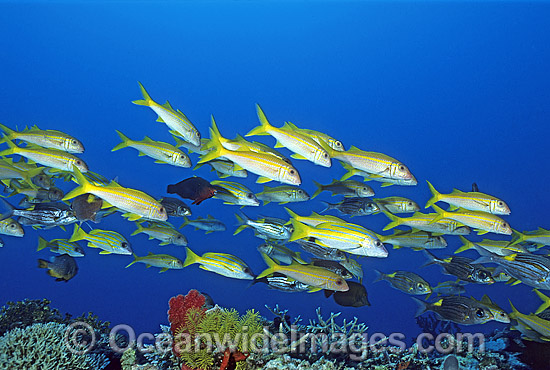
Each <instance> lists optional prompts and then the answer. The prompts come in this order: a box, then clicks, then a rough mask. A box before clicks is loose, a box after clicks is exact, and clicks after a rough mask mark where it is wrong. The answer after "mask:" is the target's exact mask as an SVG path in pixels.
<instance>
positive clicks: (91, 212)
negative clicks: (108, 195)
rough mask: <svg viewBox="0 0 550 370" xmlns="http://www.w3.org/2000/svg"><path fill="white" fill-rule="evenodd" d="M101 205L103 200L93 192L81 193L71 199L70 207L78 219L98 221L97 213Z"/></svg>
mask: <svg viewBox="0 0 550 370" xmlns="http://www.w3.org/2000/svg"><path fill="white" fill-rule="evenodd" d="M102 206H103V200H102V199H101V198H98V197H96V196H95V195H93V194H82V195H79V196H78V197H76V198H74V199H73V202H72V203H71V208H72V209H73V211H74V213H75V216H76V218H77V219H78V220H79V221H88V220H90V221H93V222H99V218H100V217H97V213H98V212H99V210H100V209H101V207H102Z"/></svg>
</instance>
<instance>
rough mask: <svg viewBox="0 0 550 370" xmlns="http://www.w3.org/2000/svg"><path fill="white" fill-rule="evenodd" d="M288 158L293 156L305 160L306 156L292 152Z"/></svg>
mask: <svg viewBox="0 0 550 370" xmlns="http://www.w3.org/2000/svg"><path fill="white" fill-rule="evenodd" d="M275 148H276V147H275ZM290 158H294V159H305V160H307V158H306V157H304V156H303V155H301V154H297V153H294V154H292V155H291V156H290Z"/></svg>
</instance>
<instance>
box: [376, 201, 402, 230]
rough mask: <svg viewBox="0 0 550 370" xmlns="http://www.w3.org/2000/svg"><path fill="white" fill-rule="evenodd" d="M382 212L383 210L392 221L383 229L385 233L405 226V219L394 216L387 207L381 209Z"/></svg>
mask: <svg viewBox="0 0 550 370" xmlns="http://www.w3.org/2000/svg"><path fill="white" fill-rule="evenodd" d="M380 210H381V211H382V212H383V213H384V214H385V215H386V216H388V218H389V219H390V220H391V222H390V223H389V224H387V225H386V226H385V227H384V228H383V229H382V230H383V231H386V230H389V229H393V228H394V227H396V226H399V225H402V224H403V219H402V218H401V217H398V216H396V215H394V214H393V213H391V212H390V211H388V210H387V209H386V208H385V207H380Z"/></svg>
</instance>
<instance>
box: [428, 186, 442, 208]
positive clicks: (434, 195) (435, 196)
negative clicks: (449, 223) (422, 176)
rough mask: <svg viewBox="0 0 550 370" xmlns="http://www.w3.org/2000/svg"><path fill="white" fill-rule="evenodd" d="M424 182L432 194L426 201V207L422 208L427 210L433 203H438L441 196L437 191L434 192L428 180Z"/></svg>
mask: <svg viewBox="0 0 550 370" xmlns="http://www.w3.org/2000/svg"><path fill="white" fill-rule="evenodd" d="M426 182H427V183H428V187H429V188H430V191H431V192H432V197H431V198H430V199H429V200H428V202H426V206H425V207H424V208H429V207H431V206H432V205H433V204H434V203H436V202H438V201H439V199H440V197H441V194H440V193H439V192H438V191H437V190H435V188H434V186H433V185H432V184H431V183H430V182H429V181H428V180H426Z"/></svg>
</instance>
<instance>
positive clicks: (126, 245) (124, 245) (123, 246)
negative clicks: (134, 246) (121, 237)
mask: <svg viewBox="0 0 550 370" xmlns="http://www.w3.org/2000/svg"><path fill="white" fill-rule="evenodd" d="M120 246H121V247H122V248H126V247H128V243H126V242H122V243H120Z"/></svg>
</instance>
